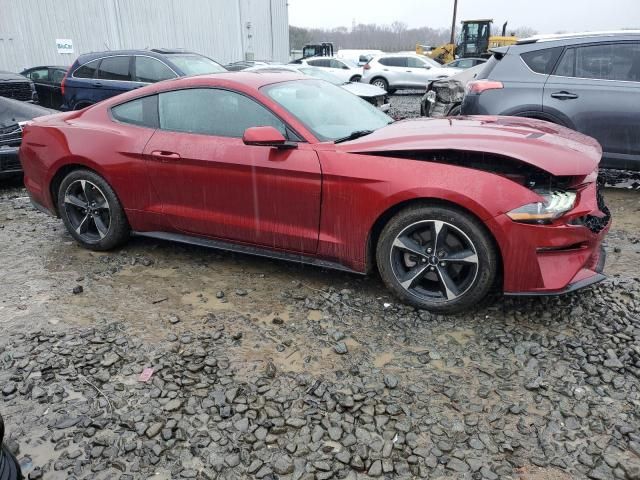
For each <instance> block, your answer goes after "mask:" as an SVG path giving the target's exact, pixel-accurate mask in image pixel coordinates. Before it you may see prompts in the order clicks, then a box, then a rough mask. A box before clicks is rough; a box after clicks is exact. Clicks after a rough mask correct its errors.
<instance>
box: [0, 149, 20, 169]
mask: <svg viewBox="0 0 640 480" xmlns="http://www.w3.org/2000/svg"><path fill="white" fill-rule="evenodd" d="M0 153H2V150H0ZM20 170H22V165H21V164H20V158H19V157H18V155H0V172H19V171H20Z"/></svg>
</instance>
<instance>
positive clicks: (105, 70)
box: [98, 56, 131, 81]
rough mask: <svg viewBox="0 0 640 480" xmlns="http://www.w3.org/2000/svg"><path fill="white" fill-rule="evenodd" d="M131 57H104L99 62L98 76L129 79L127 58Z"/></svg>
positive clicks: (108, 78) (104, 78)
mask: <svg viewBox="0 0 640 480" xmlns="http://www.w3.org/2000/svg"><path fill="white" fill-rule="evenodd" d="M130 58H131V57H127V56H123V57H105V58H103V59H102V62H100V70H99V72H98V78H100V79H102V80H120V81H127V80H131V75H130V74H129V59H130Z"/></svg>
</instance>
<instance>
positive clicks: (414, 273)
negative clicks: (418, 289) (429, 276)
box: [400, 265, 429, 290]
mask: <svg viewBox="0 0 640 480" xmlns="http://www.w3.org/2000/svg"><path fill="white" fill-rule="evenodd" d="M428 269H429V266H428V265H420V266H418V267H414V268H412V269H411V270H409V271H408V272H407V273H406V275H405V276H404V277H403V278H402V279H401V280H400V285H402V287H403V288H405V289H407V290H409V289H410V288H412V287H413V286H414V285H415V283H416V282H417V281H418V280H420V279H421V278H422V277H423V276H424V275H425V273H427V270H428Z"/></svg>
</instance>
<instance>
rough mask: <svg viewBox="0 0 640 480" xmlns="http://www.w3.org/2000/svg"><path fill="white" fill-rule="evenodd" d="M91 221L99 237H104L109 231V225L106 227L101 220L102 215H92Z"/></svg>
mask: <svg viewBox="0 0 640 480" xmlns="http://www.w3.org/2000/svg"><path fill="white" fill-rule="evenodd" d="M92 218H93V223H94V224H95V226H96V230H98V235H100V238H101V239H102V238H104V237H106V236H107V232H108V231H109V227H107V226H106V225H105V223H104V221H103V220H102V217H100V215H93V217H92Z"/></svg>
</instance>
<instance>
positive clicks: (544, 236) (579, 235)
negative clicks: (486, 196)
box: [488, 183, 611, 295]
mask: <svg viewBox="0 0 640 480" xmlns="http://www.w3.org/2000/svg"><path fill="white" fill-rule="evenodd" d="M597 189H598V187H597V186H596V184H595V183H593V184H590V185H587V186H586V187H584V188H583V189H581V190H579V196H578V201H577V203H576V205H575V207H574V208H573V210H572V211H571V212H569V213H568V214H566V215H565V216H563V217H562V218H561V219H559V220H558V221H556V222H555V223H553V224H550V225H532V224H525V223H518V222H514V221H513V220H511V219H510V218H509V217H508V216H507V215H506V214H502V215H498V216H497V217H495V218H493V219H492V220H490V221H489V222H488V226H489V228H490V229H491V230H492V231H493V232H494V235H495V236H496V239H497V241H498V244H499V247H500V253H501V254H502V260H503V272H504V281H503V291H504V293H505V295H558V294H563V293H568V292H572V291H575V290H578V289H580V288H583V287H586V286H588V285H591V284H593V283H596V282H599V281H602V280H603V279H604V278H605V277H604V275H603V274H602V272H603V270H604V262H605V254H604V250H603V248H602V242H603V240H604V237H605V236H606V234H607V232H608V230H609V227H610V225H611V217H610V214H609V210H608V209H607V207H606V206H605V205H604V201H603V200H602V197H601V195H600V194H599V192H598V191H597Z"/></svg>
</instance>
